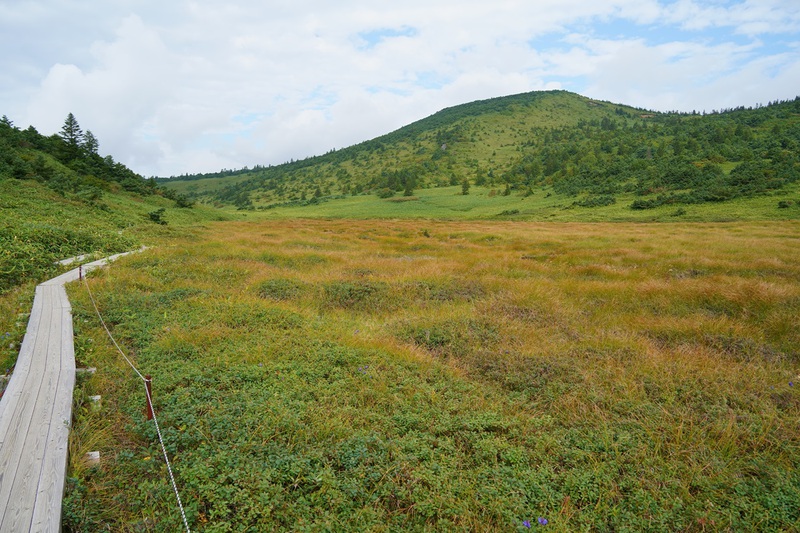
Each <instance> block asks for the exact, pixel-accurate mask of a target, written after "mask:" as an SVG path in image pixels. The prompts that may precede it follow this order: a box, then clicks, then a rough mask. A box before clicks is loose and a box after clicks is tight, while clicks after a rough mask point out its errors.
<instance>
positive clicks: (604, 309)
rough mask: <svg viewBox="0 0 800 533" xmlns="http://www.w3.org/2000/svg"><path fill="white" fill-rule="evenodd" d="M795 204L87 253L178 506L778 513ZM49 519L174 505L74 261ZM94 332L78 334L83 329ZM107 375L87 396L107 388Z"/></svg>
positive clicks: (498, 514) (793, 444)
mask: <svg viewBox="0 0 800 533" xmlns="http://www.w3.org/2000/svg"><path fill="white" fill-rule="evenodd" d="M798 235H800V226H798V225H797V224H796V223H792V222H784V223H766V222H765V223H730V224H698V225H678V224H659V225H643V224H591V225H590V224H561V225H558V224H535V223H519V222H516V223H507V222H431V221H426V222H425V224H424V230H422V229H421V228H420V226H419V224H418V223H414V222H411V221H392V222H391V223H390V224H387V223H386V222H379V221H352V220H348V221H337V220H324V221H314V220H291V221H280V222H259V223H235V224H232V223H228V224H226V225H224V226H214V225H210V226H209V229H207V230H204V231H202V232H198V234H197V237H196V240H195V242H194V243H193V244H192V247H191V253H190V251H189V249H188V248H186V247H162V248H159V249H152V250H148V251H147V252H145V253H143V254H140V255H138V256H135V257H130V258H125V259H123V260H121V261H120V262H119V263H118V264H115V265H114V268H113V269H110V270H107V271H102V272H98V273H97V274H93V275H92V277H91V279H90V283H91V284H92V287H93V291H94V292H95V293H96V295H97V296H98V299H99V302H100V306H101V309H102V310H103V312H104V314H105V316H106V318H107V320H108V321H109V322H110V324H111V325H112V327H113V330H114V332H115V334H116V335H117V336H118V338H119V339H120V340H121V342H122V343H123V345H124V346H125V347H126V348H127V349H128V350H130V352H131V353H132V354H133V355H134V357H135V360H136V361H137V364H138V365H140V367H141V368H142V369H143V371H145V372H147V373H149V374H152V375H153V376H154V385H155V401H156V408H157V410H158V412H159V417H160V420H161V421H162V422H161V423H162V427H163V428H164V432H165V438H166V441H167V446H168V450H169V452H170V454H171V455H172V458H173V461H174V466H175V470H176V474H177V478H178V485H179V486H180V487H181V490H182V497H183V499H184V502H185V503H186V504H187V508H188V514H189V520H190V523H191V525H192V529H193V530H197V531H247V530H265V531H270V530H275V531H277V530H287V529H291V530H332V531H340V530H357V531H358V530H364V531H366V530H369V531H399V530H420V531H422V530H430V531H444V530H453V529H456V530H469V531H498V530H503V531H507V530H515V529H519V530H521V529H523V526H522V522H523V520H534V521H535V519H536V517H539V516H542V517H546V518H547V519H548V520H549V522H550V524H549V526H548V527H551V528H552V529H554V530H558V531H567V530H570V531H571V530H637V531H638V530H652V531H661V530H680V531H683V530H687V531H693V530H703V529H712V530H737V531H738V530H786V531H790V530H794V529H797V528H798V527H800V522H799V521H800V513H799V512H798V507H797V505H796V503H797V501H800V474H799V473H798V466H800V433H798V431H797V427H798V424H799V423H800V394H798V386H797V385H795V386H790V385H789V383H790V382H793V383H795V384H796V383H797V381H798V377H797V376H798V373H800V352H798V348H797V347H798V346H800V333H799V332H798V328H797V327H796V322H797V317H798V316H800V283H798V282H799V281H800V264H798V262H797V261H796V252H797V249H798V242H799V241H798V237H797V236H798ZM70 296H71V298H72V301H73V305H74V307H75V310H76V311H75V313H76V317H77V318H78V319H79V322H80V327H79V328H78V330H77V332H76V334H77V339H78V340H77V342H78V345H79V346H82V347H83V348H81V350H80V352H81V353H80V357H83V358H85V359H87V361H89V362H91V363H92V364H93V365H94V366H98V367H99V368H100V370H99V371H98V375H97V376H95V377H93V378H91V379H89V380H87V381H86V382H84V383H82V385H81V387H82V388H81V390H82V391H84V392H78V393H77V394H78V395H79V396H78V397H82V396H80V395H88V394H89V392H90V391H91V392H92V393H97V394H103V395H104V406H103V411H102V412H103V415H104V416H105V420H107V421H108V422H107V423H105V422H98V421H97V420H96V419H93V418H91V416H90V415H91V413H88V412H86V413H84V412H83V411H81V414H80V415H79V416H78V417H77V420H76V431H75V437H74V440H73V446H74V447H75V449H81V448H82V447H85V446H86V443H91V444H92V445H94V446H97V447H99V448H101V449H103V450H106V451H107V453H106V456H107V457H108V459H107V460H105V461H103V462H102V463H101V466H100V467H95V468H83V467H81V465H80V464H79V463H78V464H73V466H72V471H71V476H72V481H71V482H70V486H69V491H68V497H67V500H66V502H67V503H66V511H65V520H66V521H65V526H66V527H67V528H68V529H69V530H73V531H78V530H102V529H104V528H110V529H112V530H116V531H138V530H142V529H148V528H149V529H151V530H155V531H172V530H175V529H177V528H179V527H180V522H179V520H180V518H179V516H178V515H177V511H176V509H175V505H174V499H173V497H172V495H171V489H170V487H169V484H168V479H167V478H166V477H165V469H164V466H163V462H161V461H159V460H158V459H157V457H158V453H157V449H156V447H155V446H156V444H155V440H154V431H153V430H152V428H151V427H150V426H149V425H148V424H146V423H145V422H144V421H143V420H142V415H141V410H142V407H143V400H142V398H141V391H140V389H139V385H138V384H137V383H136V381H135V380H134V379H132V377H131V375H130V371H129V370H126V369H125V368H124V367H123V366H121V365H120V363H119V361H118V357H116V356H114V355H113V353H112V352H111V351H110V350H107V349H105V348H102V346H103V345H105V344H106V341H105V340H104V338H103V336H102V335H101V331H100V330H99V328H98V327H97V325H96V324H95V321H94V320H93V319H92V318H91V316H90V315H89V313H88V311H87V304H88V301H87V298H86V295H85V292H84V291H83V290H82V289H81V288H80V287H78V286H73V287H70ZM89 339H91V342H89ZM106 397H110V398H113V399H112V400H109V401H108V402H105V398H106Z"/></svg>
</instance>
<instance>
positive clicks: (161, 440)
mask: <svg viewBox="0 0 800 533" xmlns="http://www.w3.org/2000/svg"><path fill="white" fill-rule="evenodd" d="M83 283H84V285H85V286H86V292H88V293H89V299H90V300H91V301H92V305H93V306H94V310H95V312H96V313H97V318H99V319H100V323H101V324H102V325H103V329H105V330H106V333H107V334H108V338H109V339H111V342H112V343H114V346H115V347H116V348H117V351H118V352H119V353H120V355H121V356H122V357H123V358H124V359H125V361H127V363H128V365H129V366H130V367H131V368H132V369H133V371H134V372H136V375H137V376H139V378H141V380H142V382H143V383H144V393H145V396H147V405H148V406H150V412H151V413H152V415H153V423H154V424H155V426H156V433H157V434H158V442H159V443H160V444H161V452H162V453H163V454H164V462H166V463H167V472H169V480H170V482H171V483H172V490H174V491H175V498H176V499H177V500H178V508H179V509H180V511H181V518H182V519H183V525H184V527H186V533H191V529H189V522H188V520H186V511H184V509H183V502H181V495H180V493H179V492H178V484H177V483H175V476H174V475H173V473H172V465H171V464H170V462H169V456H168V455H167V448H166V447H165V446H164V438H163V437H162V436H161V428H160V427H159V425H158V418H156V412H155V409H154V408H153V398H152V397H151V396H150V390H149V389H148V388H147V382H148V380H147V379H146V378H145V377H144V376H143V375H142V373H141V372H139V370H138V369H137V368H136V366H135V365H134V364H133V362H132V361H131V360H130V359H129V358H128V356H127V355H125V352H124V351H122V348H120V346H119V344H117V341H116V340H115V339H114V336H113V335H112V334H111V331H110V330H109V329H108V326H106V322H105V320H103V317H102V315H101V314H100V309H98V308H97V302H95V300H94V295H92V290H91V289H90V288H89V282H88V280H87V279H86V277H84V278H83Z"/></svg>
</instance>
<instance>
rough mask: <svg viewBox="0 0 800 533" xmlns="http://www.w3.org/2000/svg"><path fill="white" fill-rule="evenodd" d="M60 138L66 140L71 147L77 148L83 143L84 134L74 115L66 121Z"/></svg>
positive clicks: (69, 116)
mask: <svg viewBox="0 0 800 533" xmlns="http://www.w3.org/2000/svg"><path fill="white" fill-rule="evenodd" d="M59 136H60V137H61V138H62V139H64V142H65V143H67V145H68V146H70V147H74V148H77V147H79V146H80V145H81V143H82V142H83V132H82V131H81V127H80V125H79V124H78V120H77V119H76V118H75V115H73V114H72V113H70V114H69V115H67V118H66V120H64V125H63V126H62V127H61V133H59Z"/></svg>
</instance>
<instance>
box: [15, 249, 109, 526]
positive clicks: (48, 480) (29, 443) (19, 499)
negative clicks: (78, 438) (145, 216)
mask: <svg viewBox="0 0 800 533" xmlns="http://www.w3.org/2000/svg"><path fill="white" fill-rule="evenodd" d="M122 255H125V254H118V255H115V256H112V257H108V258H106V259H101V260H100V261H95V262H93V263H89V264H87V265H83V270H84V272H86V271H88V270H90V269H92V268H96V267H98V266H101V265H104V264H106V263H107V262H108V261H111V260H113V259H116V258H117V257H120V256H122ZM78 276H79V273H78V269H77V268H76V269H74V270H71V271H69V272H67V273H66V274H62V275H61V276H58V277H57V278H53V279H51V280H50V281H46V282H44V283H42V284H41V285H39V286H38V287H36V295H35V297H34V300H33V308H32V309H31V316H30V319H29V320H28V329H27V331H26V333H25V338H24V339H23V341H22V346H21V347H20V352H19V357H18V358H17V364H16V366H15V367H14V373H13V375H12V377H11V380H10V381H9V383H8V387H7V388H6V390H5V393H4V394H3V397H2V399H0V532H3V533H16V532H32V531H36V532H49V531H53V532H57V531H60V530H61V499H62V497H63V495H64V479H65V475H66V469H67V441H68V437H69V428H70V424H71V421H72V390H73V387H74V385H75V348H74V345H73V342H72V341H73V339H72V313H71V311H72V308H71V306H70V304H69V300H68V299H67V292H66V290H64V284H65V283H68V282H70V281H75V280H77V279H78Z"/></svg>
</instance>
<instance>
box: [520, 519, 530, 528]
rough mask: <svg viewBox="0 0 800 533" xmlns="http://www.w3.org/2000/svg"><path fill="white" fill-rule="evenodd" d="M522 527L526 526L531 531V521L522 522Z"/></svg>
mask: <svg viewBox="0 0 800 533" xmlns="http://www.w3.org/2000/svg"><path fill="white" fill-rule="evenodd" d="M522 525H523V526H525V527H526V528H528V529H530V528H531V521H530V520H523V521H522Z"/></svg>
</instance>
